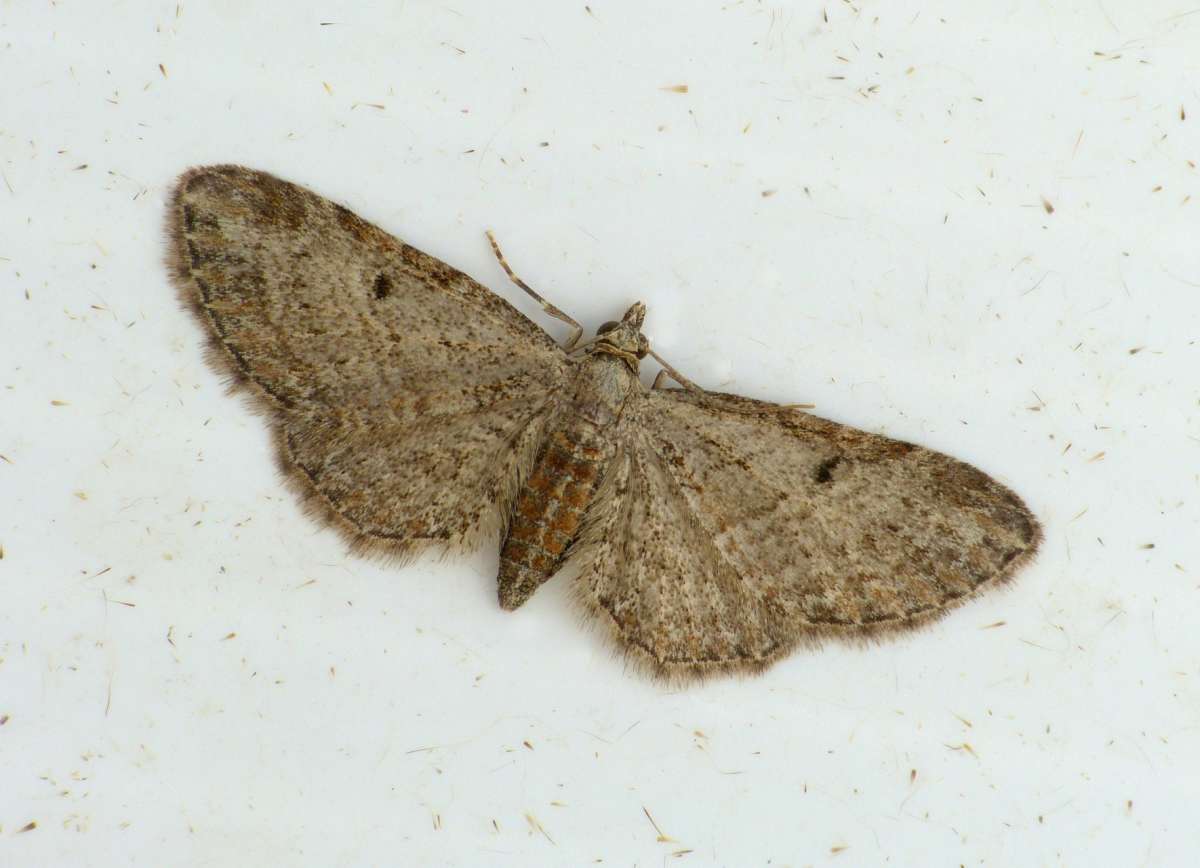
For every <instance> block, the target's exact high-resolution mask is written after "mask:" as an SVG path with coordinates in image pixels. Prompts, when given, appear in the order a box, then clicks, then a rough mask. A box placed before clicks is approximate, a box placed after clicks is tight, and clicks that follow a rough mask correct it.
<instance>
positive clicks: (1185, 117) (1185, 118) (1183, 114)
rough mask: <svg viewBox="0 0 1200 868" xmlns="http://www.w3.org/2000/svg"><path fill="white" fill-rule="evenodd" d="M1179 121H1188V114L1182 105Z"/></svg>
mask: <svg viewBox="0 0 1200 868" xmlns="http://www.w3.org/2000/svg"><path fill="white" fill-rule="evenodd" d="M1179 119H1180V120H1181V121H1186V120H1187V112H1185V111H1184V110H1183V106H1182V105H1181V106H1180V107H1179Z"/></svg>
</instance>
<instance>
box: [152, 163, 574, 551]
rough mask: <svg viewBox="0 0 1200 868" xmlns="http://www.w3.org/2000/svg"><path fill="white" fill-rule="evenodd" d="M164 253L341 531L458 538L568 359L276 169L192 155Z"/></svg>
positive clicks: (529, 432) (402, 542) (503, 477)
mask: <svg viewBox="0 0 1200 868" xmlns="http://www.w3.org/2000/svg"><path fill="white" fill-rule="evenodd" d="M169 220H170V225H169V230H170V240H171V253H170V256H171V265H172V267H173V271H174V275H175V278H176V283H177V284H178V286H179V288H180V291H181V292H182V294H183V295H184V297H185V298H186V299H187V301H188V302H189V303H190V304H191V306H192V307H193V309H194V311H195V312H196V314H197V315H198V317H199V318H200V319H201V320H202V321H203V322H204V323H205V325H206V326H207V327H208V328H209V330H210V332H211V335H212V338H213V343H212V349H213V354H212V355H213V358H214V360H215V361H217V362H218V363H219V364H221V365H222V366H223V367H224V368H225V369H226V370H228V371H230V372H232V373H234V374H235V375H236V376H237V377H238V378H239V380H240V381H242V382H244V383H246V384H248V385H249V386H251V391H252V392H253V393H254V394H255V395H256V396H257V397H258V398H259V401H260V404H261V405H262V406H264V407H266V408H267V409H269V410H270V411H271V413H272V415H273V416H274V419H275V422H276V426H277V428H276V430H277V435H278V440H279V446H280V454H281V458H282V461H283V464H284V466H285V468H287V469H288V470H289V472H290V477H291V478H292V479H293V480H295V481H296V482H297V483H298V487H299V488H300V489H301V490H302V491H303V493H305V494H306V495H308V496H309V497H310V498H311V502H312V503H313V504H315V505H316V506H318V508H320V509H321V511H322V512H323V513H324V515H325V516H326V517H327V518H329V519H330V520H332V521H333V522H334V523H335V524H336V525H337V526H338V527H339V528H340V529H341V530H343V531H344V532H345V533H346V534H347V535H348V536H349V537H350V538H351V539H352V540H353V541H355V542H356V543H359V544H365V545H370V544H372V543H378V544H379V545H380V546H382V547H383V548H384V549H386V550H389V551H393V552H398V553H406V552H411V551H413V550H415V549H417V548H420V547H422V546H424V545H427V544H430V543H440V544H443V545H450V546H453V545H465V544H470V543H472V542H474V541H475V539H474V537H475V533H476V531H479V530H480V529H482V528H483V527H485V526H486V525H487V523H488V521H489V520H490V519H494V518H495V517H496V515H497V506H498V505H499V506H502V505H503V504H502V501H504V500H505V499H506V498H507V497H509V496H510V495H511V490H512V488H513V487H514V486H515V476H516V474H517V472H518V469H519V466H520V465H521V464H522V463H524V462H527V461H528V460H531V459H530V458H529V452H530V450H531V449H532V448H533V446H532V444H533V443H534V441H536V439H537V430H538V428H539V426H540V425H541V422H542V420H543V418H544V413H545V410H546V408H547V405H548V402H550V401H551V400H552V396H553V394H554V392H555V390H557V389H558V387H559V386H560V385H561V384H562V382H563V378H564V375H565V371H566V368H567V366H568V364H569V363H568V361H567V359H566V357H565V355H564V353H563V352H562V351H561V350H560V349H559V348H558V347H557V346H556V345H555V343H554V342H553V340H552V339H551V338H550V336H549V335H547V334H546V333H545V332H544V331H542V330H541V329H540V328H538V327H537V326H536V325H534V324H533V323H532V322H530V321H529V320H528V319H526V318H525V317H524V316H522V315H521V314H520V313H519V312H518V311H517V310H516V309H515V308H513V307H512V306H511V305H509V304H508V303H507V302H505V301H504V300H503V299H501V298H500V297H499V296H496V295H494V294H493V293H491V292H490V291H488V290H487V289H485V288H484V287H482V286H480V285H479V284H478V283H476V282H475V281H474V280H472V279H471V278H469V277H467V276H466V275H465V274H462V273H461V272H459V271H456V270H455V269H453V268H451V267H449V266H448V265H446V264H445V263H442V262H440V261H439V260H437V259H434V258H433V257H431V256H429V255H427V254H425V253H422V252H421V251H419V250H417V249H416V248H413V247H411V246H409V245H407V244H405V243H403V242H401V241H399V240H398V239H396V238H394V237H392V236H391V235H389V234H387V233H386V232H383V231H382V230H380V229H378V228H376V227H375V226H372V225H371V224H369V223H367V222H366V221H364V220H362V219H361V218H359V217H358V216H357V215H355V214H353V213H351V212H350V211H348V210H347V209H345V208H343V207H342V206H340V205H337V204H335V203H333V202H330V201H329V200H327V199H324V198H322V197H320V196H317V195H316V194H314V193H312V192H310V191H308V190H306V189H304V188H302V187H298V186H296V185H294V184H290V183H287V182H285V181H282V180H280V179H278V178H275V177H273V176H271V175H268V174H266V173H263V172H256V171H253V170H250V169H245V168H242V167H239V166H216V167H206V168H200V169H193V170H192V171H189V172H188V173H186V174H185V175H184V176H183V177H182V178H180V180H179V182H178V184H177V186H176V188H175V191H174V195H173V198H172V202H171V209H170V218H169Z"/></svg>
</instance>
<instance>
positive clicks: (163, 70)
mask: <svg viewBox="0 0 1200 868" xmlns="http://www.w3.org/2000/svg"><path fill="white" fill-rule="evenodd" d="M158 71H159V72H161V73H162V77H163V78H167V68H166V67H165V66H163V65H162V64H161V63H160V64H159V65H158Z"/></svg>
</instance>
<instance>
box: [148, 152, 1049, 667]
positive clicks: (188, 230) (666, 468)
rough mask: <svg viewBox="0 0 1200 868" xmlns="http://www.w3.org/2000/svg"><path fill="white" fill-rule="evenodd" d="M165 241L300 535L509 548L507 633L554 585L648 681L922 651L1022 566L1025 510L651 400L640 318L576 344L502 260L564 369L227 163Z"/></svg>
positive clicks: (438, 274) (777, 413) (917, 469)
mask: <svg viewBox="0 0 1200 868" xmlns="http://www.w3.org/2000/svg"><path fill="white" fill-rule="evenodd" d="M169 234H170V254H169V256H170V265H171V269H172V273H173V276H174V279H175V282H176V284H177V286H178V288H179V290H180V292H181V293H182V295H183V297H184V298H185V299H186V300H187V302H188V303H189V304H190V306H191V308H192V309H193V310H194V312H195V313H196V315H197V317H198V318H199V319H200V321H201V322H202V323H203V324H204V326H205V328H206V329H207V331H208V332H209V335H210V337H211V353H210V356H211V359H212V361H213V362H214V363H215V364H216V365H217V366H218V367H219V368H220V369H221V370H222V371H225V372H227V373H230V374H232V375H233V376H234V377H235V378H236V381H237V382H238V383H240V384H241V385H243V386H244V387H245V388H246V390H247V391H248V392H249V393H250V394H251V395H252V396H253V397H254V398H255V399H256V401H257V404H258V405H259V406H260V407H261V408H263V409H265V410H266V411H268V412H269V414H270V416H271V419H272V422H273V429H274V432H275V435H276V438H277V443H278V452H279V460H280V465H281V466H282V468H283V469H284V471H285V472H286V475H287V478H288V480H289V481H290V482H291V484H292V487H293V488H294V489H295V490H296V491H297V492H299V494H300V495H301V496H302V497H303V498H304V499H305V502H306V504H307V505H308V506H309V507H310V508H311V510H312V511H313V512H314V513H316V514H317V515H319V516H320V517H322V518H323V519H325V520H326V521H328V522H329V523H330V524H331V525H333V526H334V527H335V528H337V529H338V530H339V531H341V533H342V534H343V536H344V537H346V539H348V540H349V541H350V543H351V544H352V546H353V547H354V548H355V549H357V550H360V551H365V552H371V553H380V554H385V555H398V556H402V557H406V556H410V555H413V554H415V553H417V552H420V551H421V550H423V549H426V548H429V547H440V548H443V549H467V548H472V547H475V546H477V545H480V544H482V543H484V542H487V541H492V542H494V543H497V544H498V545H499V547H500V565H499V597H500V604H501V605H502V606H503V607H504V608H505V609H515V608H517V607H518V606H520V605H521V604H522V603H523V602H525V600H527V599H528V598H529V597H530V595H531V594H533V593H534V591H536V590H537V588H538V587H539V586H540V585H541V584H542V583H543V582H545V581H546V580H547V579H549V578H550V577H551V576H553V575H554V574H555V573H556V572H557V571H558V570H559V569H560V568H561V567H563V566H564V564H566V563H568V562H570V563H572V564H574V565H576V566H577V567H578V570H577V574H576V576H575V577H574V578H573V579H572V581H573V582H574V591H575V596H576V597H577V598H578V600H579V601H580V602H581V603H582V604H583V606H584V607H585V610H586V611H588V612H590V613H592V614H593V615H594V616H595V617H596V618H598V619H599V620H600V621H602V622H603V623H604V624H605V625H606V627H607V628H608V630H609V631H610V632H611V634H612V636H613V637H614V638H615V640H616V641H617V643H618V645H619V646H620V647H621V648H622V649H623V650H625V651H626V652H627V653H628V654H629V655H630V656H631V658H632V659H634V660H635V661H636V662H638V663H641V664H644V665H645V666H646V667H647V668H648V669H649V670H650V671H652V672H653V673H654V674H657V675H661V676H666V677H680V676H695V675H704V674H708V673H714V672H724V671H730V670H757V669H761V668H763V667H765V666H767V665H768V664H770V663H772V662H773V661H775V660H778V659H779V658H780V657H782V656H783V655H785V654H787V653H788V652H789V651H791V650H793V649H795V648H796V647H797V646H801V645H805V644H808V643H812V642H814V641H819V640H821V639H823V638H825V637H832V636H840V637H846V638H866V637H871V636H876V635H879V634H881V633H886V632H889V631H895V630H900V629H905V628H909V627H913V626H916V625H919V624H922V623H924V622H927V621H929V620H931V619H933V618H936V617H937V616H939V615H941V614H942V613H944V612H945V611H947V610H948V609H950V608H952V607H954V606H956V605H958V604H959V603H961V602H962V601H964V600H965V599H967V598H969V597H971V596H972V595H974V594H976V593H977V592H979V591H981V590H983V589H985V588H989V587H993V586H996V585H998V584H1000V583H1002V582H1003V581H1005V580H1006V579H1008V578H1009V577H1010V576H1012V575H1013V574H1014V573H1015V572H1016V571H1017V569H1018V568H1019V567H1020V566H1021V565H1022V564H1024V563H1026V562H1027V561H1028V560H1029V559H1030V558H1031V556H1032V555H1033V553H1034V552H1035V550H1036V549H1037V546H1038V542H1039V540H1040V537H1041V531H1040V529H1039V526H1038V523H1037V521H1036V519H1035V518H1034V517H1033V515H1032V514H1031V513H1030V511H1029V510H1028V509H1027V508H1026V506H1025V504H1024V503H1022V501H1021V499H1020V498H1019V497H1017V495H1015V494H1014V493H1013V492H1011V491H1010V490H1009V489H1007V488H1006V487H1004V486H1003V485H1001V484H1000V483H998V482H996V481H995V480H994V479H992V478H990V477H989V476H987V475H986V474H984V473H982V472H981V471H979V470H977V469H975V468H974V467H972V466H970V465H967V464H964V463H962V462H960V461H957V460H955V459H953V458H950V457H948V456H946V455H943V454H941V453H938V452H934V451H932V450H929V449H925V448H922V447H920V446H915V445H912V444H909V443H902V442H900V441H897V440H892V439H889V438H887V437H881V436H879V435H876V434H869V433H866V432H864V431H859V430H856V429H854V428H850V427H847V426H844V425H838V424H835V423H833V422H828V421H826V420H824V419H820V418H818V417H816V416H812V415H810V414H808V413H804V412H802V411H800V410H798V409H796V408H795V407H791V406H785V405H778V404H771V403H767V402H765V401H756V400H753V399H750V398H743V397H739V396H737V395H728V394H722V393H719V392H710V391H707V390H705V389H701V388H699V387H698V386H696V385H695V384H693V383H691V382H690V381H688V380H687V379H686V378H684V377H683V376H682V375H680V374H678V373H677V372H676V371H675V370H674V369H672V368H670V366H667V365H664V370H663V373H662V374H660V376H659V378H658V380H656V381H655V384H654V386H653V387H649V388H648V387H646V386H645V385H644V384H643V383H642V382H641V380H640V379H639V363H640V362H641V360H642V359H643V358H645V357H646V356H647V355H648V354H649V355H654V353H653V350H652V349H651V348H650V346H649V344H648V342H647V340H646V338H645V336H644V335H643V334H642V333H641V326H642V322H643V319H644V317H645V315H646V308H645V306H644V305H643V304H641V303H638V304H635V305H633V306H632V307H630V308H629V309H628V310H627V311H626V312H625V315H624V316H623V317H622V318H621V319H620V320H619V321H614V322H610V323H607V324H605V325H603V326H601V328H600V329H599V330H598V332H597V333H596V335H595V336H594V337H592V338H590V339H588V340H581V335H582V329H581V328H580V327H579V326H578V324H577V323H575V322H574V320H571V319H570V318H569V317H567V316H566V315H565V314H563V313H562V312H561V311H559V310H558V309H557V308H555V307H554V306H553V305H550V304H549V303H548V302H545V301H544V300H543V299H542V298H541V297H540V296H538V295H537V294H536V293H535V292H533V290H531V289H529V287H527V286H526V285H525V284H524V283H523V282H521V281H520V280H519V278H517V277H516V276H515V275H513V274H512V272H511V270H509V269H508V266H507V264H506V263H504V261H503V258H502V257H501V263H502V264H504V267H505V270H506V271H508V272H509V275H510V276H511V277H512V278H513V280H514V281H516V282H517V283H518V284H519V285H520V286H522V288H523V289H525V290H526V291H528V292H529V293H530V294H531V295H533V296H534V297H535V298H537V299H538V301H539V302H541V303H542V304H543V307H544V309H545V310H546V311H547V312H548V313H549V314H551V315H553V316H556V317H558V318H560V319H563V320H565V321H567V322H570V323H571V324H572V325H573V331H572V336H571V338H570V340H569V341H568V342H567V343H566V345H565V346H560V345H559V344H557V343H556V342H555V341H554V340H553V339H552V338H551V337H550V336H549V335H548V334H547V333H546V332H545V331H543V330H542V329H541V328H539V327H538V326H537V325H535V324H534V323H533V322H531V321H530V320H529V319H527V318H526V317H525V316H523V315H522V314H521V313H519V312H518V311H517V310H516V309H515V308H514V307H512V306H511V305H510V304H508V302H506V301H504V300H503V299H502V298H500V297H499V296H498V295H495V294H494V293H492V292H490V291H489V290H488V289H486V288H485V287H483V286H481V285H480V284H479V283H477V282H476V281H474V280H472V279H471V278H470V277H468V276H467V275H465V274H463V273H461V272H459V271H457V270H455V269H453V268H451V267H450V266H448V265H446V264H445V263H443V262H440V261H439V260H437V259H435V258H433V257H432V256H429V255H428V254H426V253H422V252H421V251H420V250H417V249H416V248H414V247H411V246H409V245H408V244H405V243H404V242H402V241H400V240H399V239H397V238H395V237H393V236H391V235H389V234H387V233H386V232H384V231H382V230H381V229H378V228H376V227H375V226H373V225H371V224H370V223H367V222H366V221H364V220H363V219H361V218H360V217H358V216H357V215H355V214H353V213H352V212H350V211H349V210H347V209H346V208H344V207H342V206H340V205H337V204H335V203H333V202H331V201H329V200H328V199H325V198H323V197H321V196H318V195H316V194H314V193H312V192H310V191H309V190H306V189H304V188H303V187H299V186H296V185H294V184H290V183H288V182H286V181H282V180H280V179H278V178H276V177H273V176H272V175H269V174H266V173H265V172H258V171H254V170H251V169H246V168H242V167H240V166H212V167H205V168H198V169H193V170H191V171H189V172H187V173H186V174H184V175H183V176H182V177H181V178H180V179H179V181H178V183H177V185H176V186H175V189H174V192H173V194H172V196H171V202H170V213H169ZM493 243H494V242H493ZM497 254H499V250H498V248H497ZM654 357H655V358H656V359H657V358H658V357H657V356H656V355H654ZM659 361H660V362H661V359H660V360H659ZM668 380H673V381H674V382H675V383H677V384H678V387H668V386H667V382H668Z"/></svg>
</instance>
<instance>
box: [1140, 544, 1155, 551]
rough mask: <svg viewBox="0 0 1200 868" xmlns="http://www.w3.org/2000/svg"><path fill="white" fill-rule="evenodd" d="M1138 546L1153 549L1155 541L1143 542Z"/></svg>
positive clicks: (1143, 548)
mask: <svg viewBox="0 0 1200 868" xmlns="http://www.w3.org/2000/svg"><path fill="white" fill-rule="evenodd" d="M1138 548H1140V549H1142V550H1146V549H1152V548H1154V543H1142V544H1141V545H1140V546H1138Z"/></svg>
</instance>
